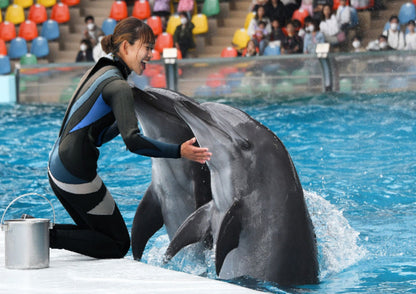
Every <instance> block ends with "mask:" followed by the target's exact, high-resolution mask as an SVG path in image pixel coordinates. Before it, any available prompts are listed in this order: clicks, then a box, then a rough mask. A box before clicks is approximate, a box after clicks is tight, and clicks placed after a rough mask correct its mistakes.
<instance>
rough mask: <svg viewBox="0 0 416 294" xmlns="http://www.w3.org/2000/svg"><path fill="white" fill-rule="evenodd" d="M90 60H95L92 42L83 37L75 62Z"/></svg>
mask: <svg viewBox="0 0 416 294" xmlns="http://www.w3.org/2000/svg"><path fill="white" fill-rule="evenodd" d="M90 61H94V58H93V57H92V47H91V43H90V41H89V40H88V39H82V40H81V44H80V46H79V51H78V54H77V57H76V59H75V62H90Z"/></svg>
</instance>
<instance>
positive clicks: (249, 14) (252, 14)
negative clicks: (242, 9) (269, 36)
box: [244, 12, 256, 30]
mask: <svg viewBox="0 0 416 294" xmlns="http://www.w3.org/2000/svg"><path fill="white" fill-rule="evenodd" d="M255 16H256V13H255V12H249V13H248V14H247V16H246V21H245V22H244V28H245V29H246V30H247V29H248V26H249V25H250V22H251V20H252V19H253V18H254V17H255Z"/></svg>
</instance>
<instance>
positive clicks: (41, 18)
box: [27, 4, 48, 24]
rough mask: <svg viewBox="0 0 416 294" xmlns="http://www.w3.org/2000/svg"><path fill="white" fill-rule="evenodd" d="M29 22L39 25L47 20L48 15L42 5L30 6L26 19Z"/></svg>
mask: <svg viewBox="0 0 416 294" xmlns="http://www.w3.org/2000/svg"><path fill="white" fill-rule="evenodd" d="M27 18H28V19H30V20H31V21H33V22H35V23H37V24H40V23H43V22H45V21H47V20H48V14H47V13H46V8H45V6H43V5H40V4H35V5H32V6H30V9H29V15H28V17H27Z"/></svg>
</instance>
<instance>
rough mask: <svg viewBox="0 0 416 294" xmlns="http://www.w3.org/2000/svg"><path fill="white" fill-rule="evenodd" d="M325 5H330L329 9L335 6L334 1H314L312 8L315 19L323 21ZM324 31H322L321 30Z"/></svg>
mask: <svg viewBox="0 0 416 294" xmlns="http://www.w3.org/2000/svg"><path fill="white" fill-rule="evenodd" d="M324 5H329V7H331V9H332V7H333V6H334V1H333V0H313V2H312V8H313V18H315V19H319V20H321V19H322V18H323V15H322V12H323V9H324ZM321 31H322V29H321Z"/></svg>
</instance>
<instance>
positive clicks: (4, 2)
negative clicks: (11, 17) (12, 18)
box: [0, 0, 10, 9]
mask: <svg viewBox="0 0 416 294" xmlns="http://www.w3.org/2000/svg"><path fill="white" fill-rule="evenodd" d="M9 4H10V3H9V0H0V9H5V8H7V6H9Z"/></svg>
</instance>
